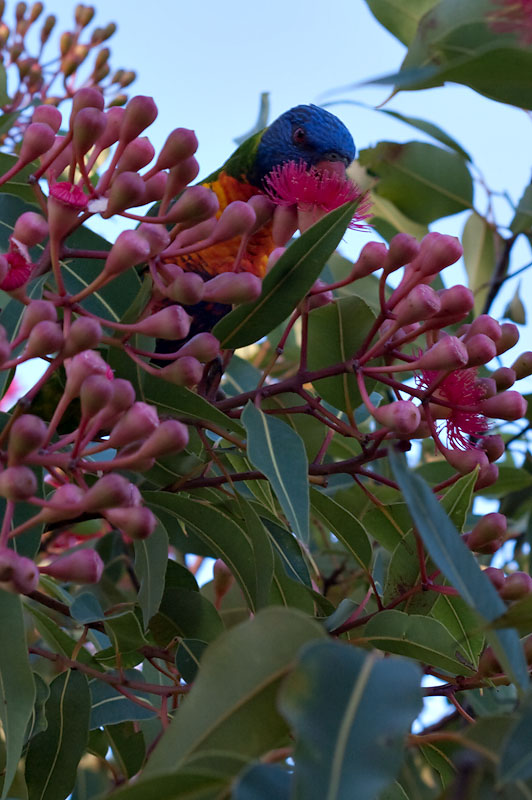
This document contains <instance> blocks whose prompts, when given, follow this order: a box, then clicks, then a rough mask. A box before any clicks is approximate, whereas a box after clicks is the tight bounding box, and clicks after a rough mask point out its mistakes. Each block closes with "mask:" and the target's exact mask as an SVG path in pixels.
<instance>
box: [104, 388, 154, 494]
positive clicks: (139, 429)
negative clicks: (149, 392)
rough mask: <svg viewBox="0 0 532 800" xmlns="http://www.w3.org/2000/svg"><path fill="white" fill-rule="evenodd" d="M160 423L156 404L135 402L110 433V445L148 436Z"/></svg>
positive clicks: (126, 442)
mask: <svg viewBox="0 0 532 800" xmlns="http://www.w3.org/2000/svg"><path fill="white" fill-rule="evenodd" d="M158 425H159V416H158V414H157V409H156V408H155V406H150V405H148V404H147V403H142V402H137V403H133V405H132V406H131V408H129V409H128V410H127V411H126V412H125V414H124V416H123V417H121V418H120V419H119V420H118V422H117V423H116V425H115V426H114V428H113V429H112V431H111V433H110V435H109V447H115V448H118V447H123V446H124V445H126V444H130V443H131V442H136V441H137V440H138V439H141V438H146V437H147V436H149V435H150V434H151V433H152V432H153V431H154V430H155V429H156V428H157V426H158ZM114 505H119V504H118V503H115V504H114Z"/></svg>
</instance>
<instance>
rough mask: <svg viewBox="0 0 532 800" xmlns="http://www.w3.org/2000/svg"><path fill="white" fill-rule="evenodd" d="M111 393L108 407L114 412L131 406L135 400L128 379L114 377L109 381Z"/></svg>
mask: <svg viewBox="0 0 532 800" xmlns="http://www.w3.org/2000/svg"><path fill="white" fill-rule="evenodd" d="M111 386H112V389H113V394H112V396H111V399H110V401H109V409H110V410H112V412H113V413H114V414H120V413H121V412H123V411H127V410H128V408H131V406H132V405H133V403H134V402H135V390H134V388H133V386H132V384H131V383H130V382H129V381H126V380H125V379H124V378H115V380H114V381H112V382H111Z"/></svg>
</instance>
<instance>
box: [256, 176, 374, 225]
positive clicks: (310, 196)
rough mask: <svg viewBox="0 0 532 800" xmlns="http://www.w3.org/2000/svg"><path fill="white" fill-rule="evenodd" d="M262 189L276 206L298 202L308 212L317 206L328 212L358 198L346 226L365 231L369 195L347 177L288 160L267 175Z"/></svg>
mask: <svg viewBox="0 0 532 800" xmlns="http://www.w3.org/2000/svg"><path fill="white" fill-rule="evenodd" d="M264 191H265V193H266V194H267V195H268V197H269V198H270V199H271V200H272V201H273V202H274V203H275V204H276V205H279V206H292V205H297V206H298V208H299V209H301V210H303V211H311V210H312V208H314V207H316V206H317V207H318V208H320V209H321V210H322V211H325V212H328V211H333V210H334V209H335V208H338V207H339V206H341V205H343V204H344V203H348V202H352V201H354V200H359V201H360V203H359V206H358V208H357V210H356V212H355V214H354V216H353V219H352V220H351V222H350V223H349V227H350V228H351V230H355V229H356V230H368V225H367V224H365V223H364V220H366V219H367V218H368V217H370V216H371V202H370V200H369V197H368V196H367V194H365V193H363V192H362V191H361V190H360V189H359V187H358V186H356V184H354V183H353V182H352V181H350V180H349V178H344V177H342V176H341V175H339V174H338V173H330V172H325V171H323V172H322V171H320V170H318V169H316V168H315V167H310V168H309V167H307V165H306V164H305V163H304V162H303V161H300V162H299V163H298V162H297V161H287V162H286V163H285V164H281V165H280V166H277V167H274V169H272V171H271V172H270V173H269V174H268V175H266V177H265V178H264Z"/></svg>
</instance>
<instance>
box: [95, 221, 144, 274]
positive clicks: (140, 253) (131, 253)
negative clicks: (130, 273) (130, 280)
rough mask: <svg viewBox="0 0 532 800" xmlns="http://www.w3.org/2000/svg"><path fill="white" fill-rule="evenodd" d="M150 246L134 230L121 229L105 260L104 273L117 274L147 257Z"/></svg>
mask: <svg viewBox="0 0 532 800" xmlns="http://www.w3.org/2000/svg"><path fill="white" fill-rule="evenodd" d="M149 254H150V246H149V244H148V242H147V241H146V239H145V238H144V237H143V236H141V235H140V234H138V233H137V232H136V231H122V233H120V234H119V235H118V236H117V239H116V242H115V243H114V245H113V246H112V247H111V250H110V252H109V255H108V256H107V260H106V262H105V267H104V273H105V274H106V275H119V274H120V273H121V272H125V271H126V270H127V269H130V268H131V267H135V266H137V264H141V263H142V262H144V261H146V260H147V259H148V258H149Z"/></svg>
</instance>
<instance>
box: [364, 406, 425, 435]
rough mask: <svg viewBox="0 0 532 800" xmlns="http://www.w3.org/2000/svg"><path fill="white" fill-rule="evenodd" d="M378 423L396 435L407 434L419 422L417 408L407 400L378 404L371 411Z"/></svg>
mask: <svg viewBox="0 0 532 800" xmlns="http://www.w3.org/2000/svg"><path fill="white" fill-rule="evenodd" d="M372 414H373V416H374V417H375V419H376V420H377V422H378V423H379V424H380V425H384V426H385V427H386V428H389V429H390V430H391V431H393V432H394V433H396V434H397V435H398V436H409V435H410V434H412V433H413V432H414V431H415V430H416V428H417V427H418V426H419V423H420V422H421V416H420V413H419V409H418V407H417V406H415V405H414V403H411V402H410V401H409V400H396V401H395V402H393V403H389V404H388V405H384V406H379V407H378V408H376V409H375V410H374V411H373V412H372Z"/></svg>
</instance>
